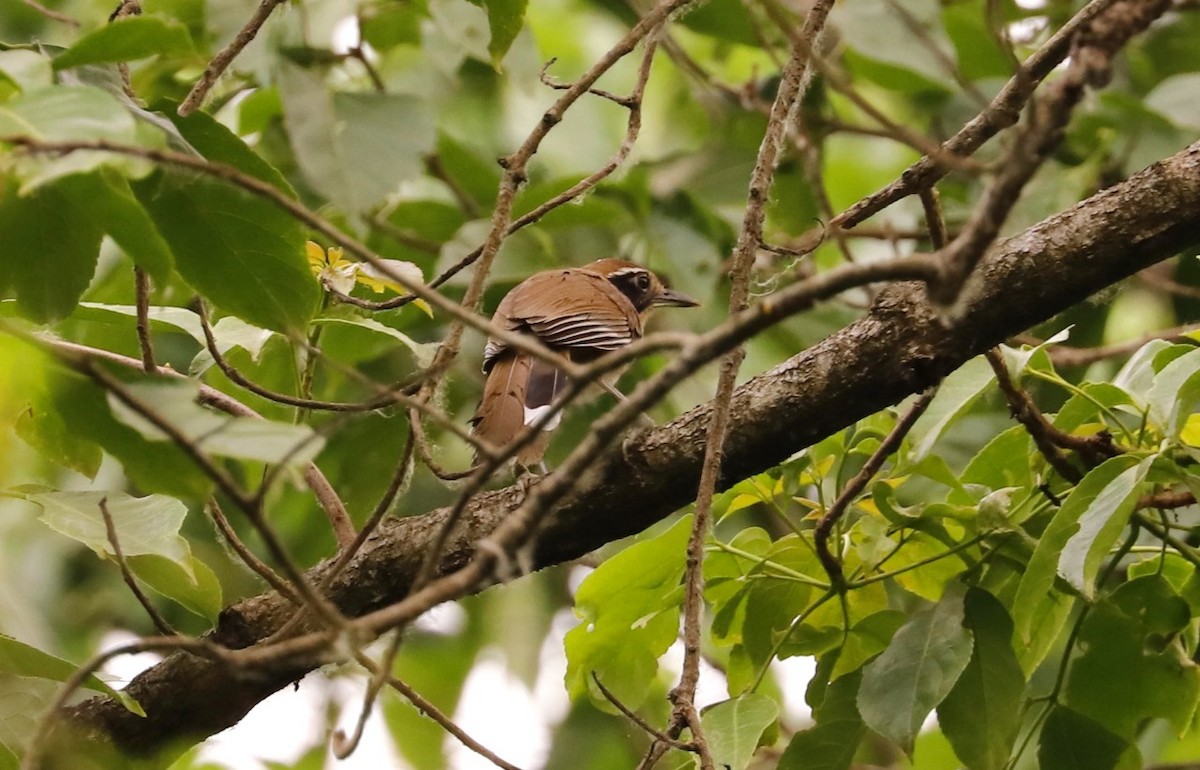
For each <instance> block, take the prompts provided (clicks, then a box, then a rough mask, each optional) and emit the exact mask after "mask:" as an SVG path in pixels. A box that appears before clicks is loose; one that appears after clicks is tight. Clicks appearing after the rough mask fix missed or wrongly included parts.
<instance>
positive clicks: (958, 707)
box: [938, 588, 1025, 770]
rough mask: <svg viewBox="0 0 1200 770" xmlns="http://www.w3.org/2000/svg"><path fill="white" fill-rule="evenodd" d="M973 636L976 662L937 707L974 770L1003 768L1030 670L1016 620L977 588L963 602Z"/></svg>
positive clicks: (940, 721) (951, 738) (945, 729)
mask: <svg viewBox="0 0 1200 770" xmlns="http://www.w3.org/2000/svg"><path fill="white" fill-rule="evenodd" d="M964 607H965V610H966V622H967V626H968V627H969V628H970V629H971V632H972V634H973V635H974V640H975V643H974V648H973V650H972V651H971V662H970V663H968V664H967V667H966V669H964V670H963V673H962V676H960V677H959V678H958V681H957V682H956V683H955V685H954V689H952V690H950V693H949V694H948V695H947V696H946V699H945V700H943V701H942V703H941V704H940V705H939V706H938V724H939V725H941V728H942V732H943V733H945V735H946V738H947V739H948V740H949V741H950V744H951V745H952V746H953V747H954V752H955V753H956V754H957V755H958V757H959V759H961V760H962V761H963V764H964V765H966V766H967V767H969V768H971V770H1001V768H1003V767H1004V766H1005V765H1006V764H1007V762H1008V758H1009V755H1010V754H1011V753H1012V747H1013V743H1014V741H1016V738H1017V731H1018V730H1019V729H1020V727H1021V705H1022V702H1023V698H1024V694H1025V675H1024V673H1023V672H1022V671H1021V664H1020V663H1019V662H1018V661H1017V656H1016V654H1015V653H1014V652H1013V648H1012V620H1011V619H1010V618H1009V617H1008V613H1007V612H1005V610H1004V606H1003V605H1001V604H1000V602H999V601H997V600H996V598H995V597H994V596H992V595H991V594H989V593H987V592H986V591H983V590H980V589H978V588H972V589H970V590H969V591H967V596H966V599H965V601H964Z"/></svg>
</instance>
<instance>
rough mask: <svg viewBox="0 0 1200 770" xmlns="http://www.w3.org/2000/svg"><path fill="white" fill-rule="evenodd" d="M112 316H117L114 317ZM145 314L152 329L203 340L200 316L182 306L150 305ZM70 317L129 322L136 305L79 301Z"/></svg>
mask: <svg viewBox="0 0 1200 770" xmlns="http://www.w3.org/2000/svg"><path fill="white" fill-rule="evenodd" d="M113 316H117V318H114V317H113ZM146 316H147V318H148V320H149V321H150V328H151V330H154V331H182V332H184V333H186V334H187V335H188V336H190V337H191V338H192V339H194V340H196V341H197V342H200V343H203V342H204V329H203V327H201V325H200V316H198V315H197V314H195V313H193V312H192V311H191V310H188V309H187V308H183V307H169V306H162V305H151V306H150V307H149V308H148V309H147V313H146ZM71 317H72V318H77V319H79V320H83V321H95V322H98V323H109V324H111V323H116V322H118V321H121V320H124V321H126V322H131V321H132V319H135V318H137V306H136V305H109V304H106V303H103V302H80V303H79V307H78V308H77V309H76V311H75V312H74V313H73V314H72V316H71Z"/></svg>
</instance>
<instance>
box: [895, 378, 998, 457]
mask: <svg viewBox="0 0 1200 770" xmlns="http://www.w3.org/2000/svg"><path fill="white" fill-rule="evenodd" d="M993 380H995V375H994V374H993V373H992V367H991V366H989V365H988V362H987V361H986V360H985V359H984V358H983V356H976V357H975V358H972V359H971V360H970V361H968V362H967V363H965V364H963V365H962V366H960V367H959V368H958V369H956V370H955V371H954V372H952V373H951V374H950V376H949V377H947V378H946V379H945V380H943V381H942V384H941V385H940V386H939V387H938V392H937V395H936V396H934V398H933V401H932V403H930V404H929V408H928V409H926V410H925V413H924V414H923V415H921V418H920V419H919V420H917V422H916V424H915V425H914V426H913V428H912V430H911V431H910V432H909V440H911V441H912V442H913V448H912V452H911V454H912V458H911V459H913V460H917V459H920V458H922V457H924V456H925V455H927V454H929V452H930V450H932V449H933V445H934V443H935V442H936V441H937V440H938V439H939V438H941V436H942V434H943V433H945V432H946V429H947V428H949V427H950V424H951V423H952V422H954V421H955V420H956V419H957V418H958V417H959V416H961V415H962V414H963V413H964V412H965V411H967V410H968V409H970V408H971V405H972V404H974V403H975V401H976V400H977V399H978V398H979V397H980V396H981V395H983V392H984V391H985V390H987V389H988V387H989V386H990V385H991V384H992V382H993Z"/></svg>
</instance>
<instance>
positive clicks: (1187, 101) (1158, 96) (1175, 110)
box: [1145, 72, 1200, 128]
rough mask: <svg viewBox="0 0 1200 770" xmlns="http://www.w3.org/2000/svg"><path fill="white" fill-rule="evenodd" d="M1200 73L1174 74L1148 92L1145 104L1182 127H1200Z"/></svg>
mask: <svg viewBox="0 0 1200 770" xmlns="http://www.w3.org/2000/svg"><path fill="white" fill-rule="evenodd" d="M1198 90H1200V73H1197V72H1189V73H1186V74H1182V75H1173V76H1171V77H1169V78H1167V79H1166V80H1164V81H1162V82H1161V83H1159V84H1158V85H1157V86H1155V87H1154V90H1153V91H1151V92H1150V93H1148V94H1146V98H1145V104H1146V106H1147V107H1149V108H1150V109H1152V110H1154V111H1155V112H1157V113H1159V114H1160V115H1162V116H1163V117H1164V118H1166V119H1167V120H1169V121H1171V122H1172V123H1174V124H1175V125H1177V126H1179V127H1180V128H1200V103H1198V102H1197V100H1196V93H1197V91H1198Z"/></svg>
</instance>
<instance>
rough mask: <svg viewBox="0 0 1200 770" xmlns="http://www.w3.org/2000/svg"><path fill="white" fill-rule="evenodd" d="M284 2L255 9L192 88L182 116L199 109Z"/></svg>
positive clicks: (265, 0)
mask: <svg viewBox="0 0 1200 770" xmlns="http://www.w3.org/2000/svg"><path fill="white" fill-rule="evenodd" d="M282 2H283V0H261V2H259V4H258V8H257V9H255V11H254V15H252V16H251V17H250V20H249V21H248V22H246V25H245V26H244V27H242V28H241V29H240V30H238V33H237V34H236V35H234V37H233V40H230V41H229V44H228V45H226V46H225V47H224V48H222V49H221V50H220V51H219V52H218V53H217V55H216V56H214V57H213V58H212V61H210V62H209V63H208V67H206V68H205V69H204V73H203V74H202V75H201V76H200V79H199V80H197V81H196V84H195V85H194V86H192V90H191V91H189V92H188V95H187V97H186V98H185V99H184V100H183V103H182V104H180V105H179V110H178V112H179V114H180V115H182V116H184V117H187V116H188V115H191V114H192V113H193V112H195V111H196V110H197V109H199V107H200V105H201V104H202V103H203V102H204V99H205V97H207V96H208V92H209V91H211V90H212V87H213V86H214V85H216V83H217V79H218V78H219V77H221V74H222V73H223V72H225V70H226V68H228V67H229V65H230V64H232V63H233V60H234V59H235V58H237V55H238V54H240V53H241V52H242V49H244V48H245V47H246V46H248V45H250V41H252V40H253V39H254V38H255V36H256V35H258V31H259V30H260V29H262V25H263V24H265V23H266V22H267V19H268V18H269V17H270V16H271V13H272V12H273V11H274V10H275V8H276V6H278V5H280V4H281V3H282Z"/></svg>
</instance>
